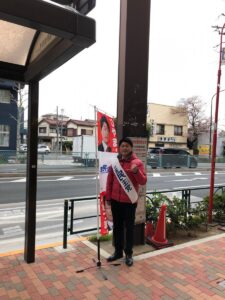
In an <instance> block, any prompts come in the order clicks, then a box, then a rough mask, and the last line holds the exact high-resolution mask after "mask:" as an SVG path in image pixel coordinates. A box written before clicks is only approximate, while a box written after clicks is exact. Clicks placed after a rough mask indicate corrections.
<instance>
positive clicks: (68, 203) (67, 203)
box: [63, 184, 225, 249]
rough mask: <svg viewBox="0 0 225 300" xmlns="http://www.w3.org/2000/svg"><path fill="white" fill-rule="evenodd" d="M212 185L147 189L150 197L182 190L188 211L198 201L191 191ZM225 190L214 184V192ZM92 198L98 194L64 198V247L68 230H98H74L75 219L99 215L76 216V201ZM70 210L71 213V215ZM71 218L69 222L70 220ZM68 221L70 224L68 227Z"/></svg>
mask: <svg viewBox="0 0 225 300" xmlns="http://www.w3.org/2000/svg"><path fill="white" fill-rule="evenodd" d="M209 188H210V186H206V187H201V188H199V187H196V188H191V189H190V188H187V189H172V190H158V191H147V192H146V197H147V198H149V199H150V196H151V195H154V194H155V193H157V194H164V193H175V192H181V199H182V200H184V201H186V208H187V211H188V210H190V209H191V204H194V203H196V202H195V201H192V202H191V192H192V191H198V190H207V189H209ZM219 191H220V192H224V191H225V185H220V184H218V185H217V184H215V186H214V193H217V192H219ZM90 200H96V196H89V197H77V198H73V199H66V200H64V226H63V248H65V249H66V248H67V234H68V232H69V233H70V234H71V235H72V234H79V233H85V232H90V231H95V230H97V228H96V227H91V228H87V229H84V230H76V231H74V221H78V220H81V219H82V220H83V219H90V218H96V217H97V215H96V214H95V215H90V216H84V217H76V218H75V217H74V216H75V211H74V203H75V202H76V201H90ZM69 211H70V215H69ZM68 218H69V222H68ZM68 223H69V224H70V225H69V227H68Z"/></svg>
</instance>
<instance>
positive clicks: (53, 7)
mask: <svg viewBox="0 0 225 300" xmlns="http://www.w3.org/2000/svg"><path fill="white" fill-rule="evenodd" d="M83 2H84V1H83ZM86 2H87V3H88V1H87V0H86ZM0 40H1V47H0V78H5V79H10V80H16V81H21V82H24V83H28V82H29V81H31V80H35V81H38V80H40V79H42V78H44V77H45V76H47V75H48V74H49V73H50V72H52V71H53V70H55V69H57V68H58V67H59V66H61V65H62V64H63V63H65V62H66V61H67V60H69V59H70V58H72V57H73V56H74V55H76V54H78V53H79V52H80V51H82V50H83V49H85V48H87V47H89V46H90V45H92V44H93V43H94V42H95V21H94V20H93V19H91V18H89V17H87V16H85V15H83V14H81V13H79V12H78V11H77V10H75V8H73V7H70V6H63V5H59V4H57V3H54V2H51V1H44V0H32V1H31V0H1V1H0Z"/></svg>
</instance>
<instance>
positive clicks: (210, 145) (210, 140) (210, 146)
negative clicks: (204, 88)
mask: <svg viewBox="0 0 225 300" xmlns="http://www.w3.org/2000/svg"><path fill="white" fill-rule="evenodd" d="M224 91H225V89H224V90H221V91H220V93H222V92H224ZM215 96H216V93H215V94H214V95H213V96H212V98H211V108H210V127H209V159H211V154H212V106H213V105H212V103H213V99H214V97H215Z"/></svg>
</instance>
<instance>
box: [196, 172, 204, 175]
mask: <svg viewBox="0 0 225 300" xmlns="http://www.w3.org/2000/svg"><path fill="white" fill-rule="evenodd" d="M194 174H195V175H202V173H200V172H195V173H194Z"/></svg>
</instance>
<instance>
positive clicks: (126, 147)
mask: <svg viewBox="0 0 225 300" xmlns="http://www.w3.org/2000/svg"><path fill="white" fill-rule="evenodd" d="M131 152H132V147H131V145H130V144H128V143H126V142H122V144H121V145H120V147H119V153H120V154H121V155H122V156H123V157H127V156H129V154H130V153H131Z"/></svg>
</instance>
